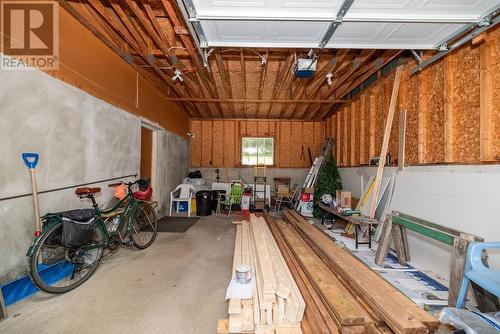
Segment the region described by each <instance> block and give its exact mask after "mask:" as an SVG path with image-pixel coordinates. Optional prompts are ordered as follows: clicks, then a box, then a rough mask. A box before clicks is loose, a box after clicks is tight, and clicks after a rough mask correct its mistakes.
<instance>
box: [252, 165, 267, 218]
mask: <svg viewBox="0 0 500 334" xmlns="http://www.w3.org/2000/svg"><path fill="white" fill-rule="evenodd" d="M266 173H267V168H266V166H264V165H257V166H255V167H254V169H253V208H254V211H262V210H264V209H265V207H266V199H267V198H266V188H267V176H266ZM259 194H260V196H259Z"/></svg>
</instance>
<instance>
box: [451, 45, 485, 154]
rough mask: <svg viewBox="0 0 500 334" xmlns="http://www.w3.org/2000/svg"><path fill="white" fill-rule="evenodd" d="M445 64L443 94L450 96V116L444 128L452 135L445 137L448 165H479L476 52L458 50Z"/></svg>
mask: <svg viewBox="0 0 500 334" xmlns="http://www.w3.org/2000/svg"><path fill="white" fill-rule="evenodd" d="M445 64H446V77H447V82H446V84H447V85H446V93H447V94H448V95H449V96H448V101H447V103H446V104H445V107H447V108H449V109H450V110H449V113H450V114H452V117H451V119H450V120H449V124H448V125H447V126H448V127H449V129H450V131H451V133H449V134H448V136H449V138H450V140H449V142H450V144H451V145H447V147H448V149H450V150H451V152H450V158H451V159H450V161H464V162H474V161H479V153H480V143H479V140H480V128H479V126H480V123H479V122H478V121H477V120H478V119H479V118H480V113H479V107H480V105H479V104H480V98H479V88H480V72H479V71H478V70H477V69H478V68H479V48H478V47H474V48H473V47H471V46H467V47H464V48H461V49H460V50H458V51H457V52H454V53H452V54H451V55H449V56H448V57H447V59H445ZM448 80H449V81H451V82H449V81H448ZM447 123H448V122H447Z"/></svg>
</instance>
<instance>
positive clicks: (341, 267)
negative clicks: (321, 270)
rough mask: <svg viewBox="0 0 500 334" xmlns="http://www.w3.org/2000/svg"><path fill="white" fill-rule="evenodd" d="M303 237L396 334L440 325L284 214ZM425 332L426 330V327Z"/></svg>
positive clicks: (322, 237)
mask: <svg viewBox="0 0 500 334" xmlns="http://www.w3.org/2000/svg"><path fill="white" fill-rule="evenodd" d="M285 212H286V213H285V215H286V216H290V215H291V217H293V218H292V219H290V221H291V224H293V225H294V226H295V227H296V228H297V229H298V230H300V231H301V233H302V236H303V237H305V239H306V241H307V242H308V243H312V244H314V245H315V246H316V247H317V250H318V251H320V252H321V255H322V258H323V260H325V261H327V263H328V265H329V267H330V268H331V269H332V270H334V271H335V272H336V273H337V274H338V275H340V276H342V277H344V280H345V282H346V283H348V284H349V285H350V287H351V289H352V290H353V291H357V293H359V294H360V295H361V296H363V300H364V301H365V302H366V304H367V305H369V306H370V307H371V308H372V309H373V311H374V312H376V313H377V315H378V316H379V317H380V318H381V319H383V320H384V321H385V322H386V323H387V325H389V327H390V328H391V329H392V330H393V331H395V332H396V333H425V332H426V331H427V330H428V328H431V329H436V328H437V326H439V321H438V320H437V319H436V318H434V317H432V316H431V315H430V314H428V313H427V312H425V311H424V310H421V309H420V308H419V307H418V306H417V305H416V304H414V303H413V302H412V301H411V300H410V299H408V298H407V297H406V296H405V295H403V294H402V293H401V292H399V291H398V290H397V289H395V288H394V287H393V286H392V285H391V284H390V283H388V282H387V281H385V280H384V279H383V278H382V277H380V276H379V275H378V274H377V273H375V272H374V271H373V270H371V269H370V268H369V267H367V266H366V265H365V264H364V263H362V262H361V261H359V260H358V259H356V258H355V257H354V256H353V255H352V254H349V253H348V252H347V251H345V250H344V249H342V248H341V247H339V246H338V245H336V244H335V243H334V242H333V241H332V240H331V239H330V238H329V237H328V236H326V235H325V234H323V233H322V232H321V231H319V230H318V229H317V228H316V227H314V226H312V225H310V224H308V223H307V222H306V221H305V220H304V219H303V218H301V217H300V216H299V215H298V214H296V213H295V212H292V211H289V210H287V211H285ZM426 326H427V327H428V328H427V327H426Z"/></svg>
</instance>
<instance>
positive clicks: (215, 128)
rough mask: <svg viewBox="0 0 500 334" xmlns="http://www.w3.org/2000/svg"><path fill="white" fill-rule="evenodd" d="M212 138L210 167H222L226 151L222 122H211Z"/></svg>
mask: <svg viewBox="0 0 500 334" xmlns="http://www.w3.org/2000/svg"><path fill="white" fill-rule="evenodd" d="M212 138H213V139H212V166H213V167H224V152H225V151H226V150H227V147H226V145H225V140H224V121H213V123H212Z"/></svg>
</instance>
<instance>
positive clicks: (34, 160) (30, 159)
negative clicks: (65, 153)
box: [21, 153, 42, 237]
mask: <svg viewBox="0 0 500 334" xmlns="http://www.w3.org/2000/svg"><path fill="white" fill-rule="evenodd" d="M21 156H22V157H23V160H24V163H25V164H26V166H28V168H29V170H30V174H31V188H32V190H33V206H34V208H35V237H38V236H40V234H41V231H42V222H41V221H40V207H39V205H38V190H37V187H36V173H35V167H36V165H37V164H38V159H39V158H40V155H39V154H38V153H23V154H22V155H21Z"/></svg>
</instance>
